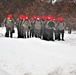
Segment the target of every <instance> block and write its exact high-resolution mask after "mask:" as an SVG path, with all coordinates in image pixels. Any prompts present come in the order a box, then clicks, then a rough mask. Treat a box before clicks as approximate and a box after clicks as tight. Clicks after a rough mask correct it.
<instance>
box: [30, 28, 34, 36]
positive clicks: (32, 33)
mask: <svg viewBox="0 0 76 75" xmlns="http://www.w3.org/2000/svg"><path fill="white" fill-rule="evenodd" d="M31 36H32V37H34V29H31V30H30V37H31Z"/></svg>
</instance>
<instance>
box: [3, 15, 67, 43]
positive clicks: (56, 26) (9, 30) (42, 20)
mask: <svg viewBox="0 0 76 75" xmlns="http://www.w3.org/2000/svg"><path fill="white" fill-rule="evenodd" d="M2 24H3V25H5V27H6V33H5V37H11V38H12V37H13V33H14V32H15V30H14V27H17V31H18V38H31V37H36V38H40V39H43V40H48V41H49V40H52V41H54V40H59V41H60V40H62V41H64V30H65V26H66V25H65V22H64V19H63V17H57V18H56V17H54V16H51V15H49V16H45V15H42V16H33V17H30V18H29V17H28V16H24V15H22V14H21V15H19V18H18V19H17V20H16V21H15V20H14V19H13V15H12V14H9V15H8V16H7V17H6V18H5V19H4V21H3V23H2ZM9 35H10V36H9ZM61 35H62V36H61ZM60 36H61V37H60Z"/></svg>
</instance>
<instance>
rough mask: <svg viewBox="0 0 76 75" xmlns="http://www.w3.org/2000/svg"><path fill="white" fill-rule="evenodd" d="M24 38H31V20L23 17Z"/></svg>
mask: <svg viewBox="0 0 76 75" xmlns="http://www.w3.org/2000/svg"><path fill="white" fill-rule="evenodd" d="M21 26H22V36H23V37H24V38H29V37H30V34H29V32H30V23H29V18H28V16H24V17H23V21H22V24H21Z"/></svg>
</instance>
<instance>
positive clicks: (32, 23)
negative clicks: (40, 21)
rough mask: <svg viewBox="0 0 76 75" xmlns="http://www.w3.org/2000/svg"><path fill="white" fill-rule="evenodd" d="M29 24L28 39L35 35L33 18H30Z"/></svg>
mask: <svg viewBox="0 0 76 75" xmlns="http://www.w3.org/2000/svg"><path fill="white" fill-rule="evenodd" d="M30 23H31V28H30V37H31V36H32V37H34V35H35V33H34V29H35V19H34V17H31V18H30Z"/></svg>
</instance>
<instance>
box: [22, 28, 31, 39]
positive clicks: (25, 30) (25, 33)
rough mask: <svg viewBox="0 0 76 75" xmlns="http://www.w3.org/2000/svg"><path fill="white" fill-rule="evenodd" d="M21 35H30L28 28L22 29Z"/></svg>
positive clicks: (26, 36) (25, 36) (27, 36)
mask: <svg viewBox="0 0 76 75" xmlns="http://www.w3.org/2000/svg"><path fill="white" fill-rule="evenodd" d="M23 37H24V38H29V37H30V30H29V29H23Z"/></svg>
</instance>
